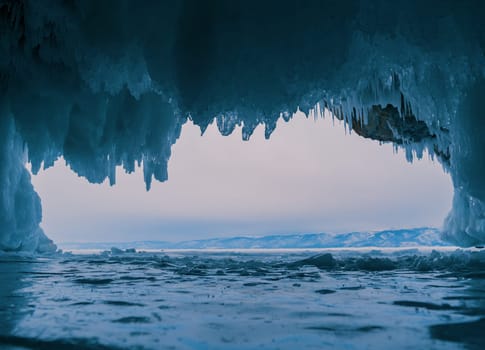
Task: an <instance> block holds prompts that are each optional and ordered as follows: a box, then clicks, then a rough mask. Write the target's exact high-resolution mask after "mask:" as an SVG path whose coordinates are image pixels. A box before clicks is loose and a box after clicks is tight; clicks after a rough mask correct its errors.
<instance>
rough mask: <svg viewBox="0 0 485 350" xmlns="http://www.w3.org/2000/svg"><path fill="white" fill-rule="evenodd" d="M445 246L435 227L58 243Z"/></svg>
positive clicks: (92, 246)
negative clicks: (198, 238) (333, 232)
mask: <svg viewBox="0 0 485 350" xmlns="http://www.w3.org/2000/svg"><path fill="white" fill-rule="evenodd" d="M416 246H449V244H448V243H446V242H443V241H442V240H441V238H440V233H439V230H438V229H436V228H430V227H421V228H413V229H401V230H385V231H377V232H349V233H343V234H329V233H307V234H286V235H271V236H262V237H252V236H247V237H243V236H241V237H229V238H212V239H202V240H192V241H182V242H175V243H174V242H165V241H134V242H103V243H60V244H59V247H60V248H62V249H64V250H70V249H74V250H80V249H111V248H112V247H116V248H119V249H130V248H135V249H257V248H260V249H278V248H279V249H282V248H286V249H291V248H357V247H416Z"/></svg>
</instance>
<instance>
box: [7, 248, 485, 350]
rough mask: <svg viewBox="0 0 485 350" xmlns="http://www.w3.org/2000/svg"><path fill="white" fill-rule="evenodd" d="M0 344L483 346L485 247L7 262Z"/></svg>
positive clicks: (58, 346)
mask: <svg viewBox="0 0 485 350" xmlns="http://www.w3.org/2000/svg"><path fill="white" fill-rule="evenodd" d="M0 274H1V276H2V277H1V278H2V279H1V284H0V324H1V327H0V348H1V349H15V350H19V349H462V348H463V349H484V348H485V252H483V251H477V250H474V251H473V250H469V251H464V250H452V251H450V250H449V249H448V250H446V249H442V250H439V251H437V250H434V251H430V250H413V249H408V250H395V251H394V250H385V251H383V250H381V251H376V250H368V251H366V250H356V251H351V250H348V251H345V250H332V251H327V252H316V251H291V250H286V251H166V252H157V253H155V252H144V253H122V254H111V253H104V254H83V255H81V254H63V255H58V256H54V257H37V258H30V257H22V256H18V255H2V256H0Z"/></svg>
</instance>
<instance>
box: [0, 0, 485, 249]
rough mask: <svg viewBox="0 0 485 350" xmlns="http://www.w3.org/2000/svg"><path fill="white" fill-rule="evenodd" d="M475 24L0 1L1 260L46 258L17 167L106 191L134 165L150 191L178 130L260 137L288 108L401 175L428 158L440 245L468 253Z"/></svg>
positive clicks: (472, 222) (385, 4)
mask: <svg viewBox="0 0 485 350" xmlns="http://www.w3.org/2000/svg"><path fill="white" fill-rule="evenodd" d="M145 5H149V6H145ZM470 9H472V10H470ZM484 16H485V2H483V1H481V0H463V1H453V0H449V1H448V0H445V1H443V0H430V1H422V0H406V1H400V0H399V1H387V0H380V1H379V0H377V1H365V0H341V1H334V0H318V1H311V0H308V1H253V0H244V1H242V0H241V1H239V0H238V1H223V0H207V1H198V0H184V1H146V2H139V1H115V0H111V1H101V2H100V1H94V0H83V1H81V0H79V1H77V0H71V1H67V0H65V1H62V0H50V1H34V0H1V1H0V250H4V251H31V252H49V251H55V249H56V247H55V244H54V243H53V242H52V241H51V240H49V239H48V238H47V236H46V234H44V232H43V230H42V229H41V227H40V223H41V220H42V208H41V199H40V198H39V196H38V195H37V193H36V192H35V191H34V189H33V187H32V184H31V182H30V173H29V172H28V170H27V168H26V166H31V167H32V172H33V173H34V174H35V173H36V172H37V171H38V170H39V169H40V168H41V167H42V168H47V167H50V166H52V164H53V163H54V161H55V160H56V159H57V158H59V157H61V156H62V157H64V159H65V160H66V161H67V162H68V164H69V166H70V167H71V169H72V170H73V171H74V172H76V173H77V174H79V175H80V176H83V177H85V178H86V179H88V181H90V182H92V183H99V182H102V181H104V180H105V179H106V178H109V181H110V182H111V183H112V184H115V181H116V179H115V169H116V167H123V169H124V170H126V171H127V172H132V171H134V169H135V167H136V166H137V165H141V166H142V167H143V171H144V178H145V182H146V187H147V189H149V188H150V183H151V181H152V180H153V179H155V180H158V181H165V180H166V179H167V178H168V176H169V174H167V162H168V161H169V158H170V150H171V146H172V145H173V144H174V143H175V142H176V141H177V138H178V137H179V135H180V130H181V126H182V125H183V124H184V123H185V122H186V121H187V120H189V119H190V120H191V121H193V122H194V123H195V124H196V125H198V126H199V127H200V129H201V132H204V130H205V128H207V126H208V125H209V124H211V123H216V124H217V126H218V129H219V131H220V133H221V134H223V135H228V134H230V133H231V132H232V131H233V130H234V128H235V127H236V126H237V125H239V126H242V127H243V138H244V139H249V138H250V137H251V134H252V132H253V130H254V129H255V128H256V126H258V125H260V124H264V126H265V136H266V137H267V138H269V137H270V136H271V133H272V131H273V130H274V128H275V126H276V121H277V120H278V118H285V119H289V118H291V116H292V114H293V112H294V111H296V110H297V109H300V110H302V111H304V112H305V113H310V114H314V115H317V116H318V115H322V114H323V111H324V109H327V110H329V111H331V112H332V114H333V116H334V118H338V119H341V120H344V121H345V123H346V125H347V128H348V130H349V132H355V133H357V134H359V135H361V136H363V137H366V138H371V139H373V140H376V141H380V142H392V143H394V145H395V146H396V147H400V148H404V149H405V150H406V152H407V155H408V159H409V161H412V159H413V158H414V157H418V158H419V157H421V156H422V153H423V151H424V150H428V152H429V153H430V154H432V155H433V156H434V157H435V158H436V159H438V160H439V161H440V162H441V163H442V165H443V167H444V168H445V169H446V170H447V171H448V172H449V173H450V174H451V176H452V179H453V184H454V191H455V192H454V200H453V208H452V210H451V212H450V213H449V215H448V216H447V217H446V218H445V219H444V225H443V232H442V235H443V237H444V238H445V239H446V240H448V241H450V242H453V243H455V244H457V245H461V246H472V245H479V244H483V243H485V187H484V181H483V174H484V173H485V157H484V151H485V137H484V136H483V131H482V129H481V128H482V127H483V126H484V123H485V119H484V118H485V21H483V18H484ZM47 235H48V232H47Z"/></svg>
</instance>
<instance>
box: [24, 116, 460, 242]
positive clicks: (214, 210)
mask: <svg viewBox="0 0 485 350" xmlns="http://www.w3.org/2000/svg"><path fill="white" fill-rule="evenodd" d="M168 171H169V180H168V181H167V182H165V183H159V182H154V183H153V184H152V189H151V190H150V192H146V190H145V185H144V183H143V177H142V171H141V169H139V170H138V171H137V172H135V174H130V175H127V174H124V173H123V172H122V171H121V170H119V171H118V172H117V184H116V185H115V186H113V187H110V186H109V184H108V183H107V182H105V183H103V184H102V185H93V184H89V183H88V182H87V181H86V180H85V179H82V178H79V177H78V176H77V175H76V174H74V173H73V172H72V171H70V170H69V169H68V168H67V167H66V166H65V165H64V161H63V160H59V161H58V162H57V163H56V165H55V166H54V167H53V168H50V169H48V170H46V171H42V172H41V173H40V174H39V175H37V176H34V177H33V179H32V182H33V184H34V187H35V189H36V190H37V192H38V193H39V195H40V196H41V198H42V203H43V213H44V219H43V223H42V227H43V228H44V230H45V231H46V233H47V235H48V236H49V237H50V238H52V239H53V240H54V241H56V242H75V241H76V242H96V241H97V242H100V241H109V242H115V241H133V240H170V241H180V240H186V239H202V238H209V237H221V236H234V235H266V234H285V233H309V232H335V233H337V232H348V231H363V230H376V229H387V228H408V227H418V226H433V227H440V226H441V224H442V221H443V219H444V217H445V216H446V214H447V213H448V211H449V209H450V208H451V199H452V184H451V180H450V177H449V175H447V174H445V173H444V172H443V170H442V168H441V166H440V165H439V164H438V163H437V162H432V161H431V160H430V159H429V157H428V156H427V155H425V157H424V158H423V159H422V160H421V161H415V162H414V163H413V164H409V163H407V162H406V160H405V156H404V152H403V151H399V153H398V154H395V153H394V151H393V147H392V145H390V144H385V145H379V143H378V142H375V141H371V140H366V139H363V138H361V137H359V136H357V135H355V134H352V135H350V136H349V135H348V134H347V135H346V134H345V132H344V128H343V126H342V124H341V123H340V122H338V121H335V125H332V120H331V118H325V119H319V120H317V121H315V120H313V119H306V118H305V117H304V116H303V114H299V115H297V116H296V117H295V118H294V119H293V120H292V121H290V122H289V123H285V122H284V121H282V120H280V121H279V122H278V126H277V128H276V130H275V132H274V133H273V135H272V136H271V139H270V140H269V141H268V140H265V139H264V129H263V127H258V129H256V131H255V133H254V135H253V136H252V138H251V140H250V141H248V142H244V141H242V140H241V130H240V129H236V131H235V132H234V133H233V134H232V135H230V136H221V135H220V134H219V133H218V131H217V128H216V126H215V125H212V126H210V127H209V128H208V130H207V131H206V133H205V134H204V136H202V137H201V136H200V130H199V128H198V127H195V126H194V125H193V124H192V123H191V122H188V123H187V124H185V125H184V127H183V129H182V136H181V138H180V139H179V140H178V142H177V143H176V144H175V145H174V146H173V148H172V158H171V159H170V162H169V169H168Z"/></svg>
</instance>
